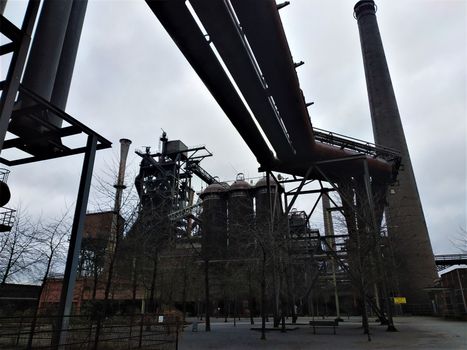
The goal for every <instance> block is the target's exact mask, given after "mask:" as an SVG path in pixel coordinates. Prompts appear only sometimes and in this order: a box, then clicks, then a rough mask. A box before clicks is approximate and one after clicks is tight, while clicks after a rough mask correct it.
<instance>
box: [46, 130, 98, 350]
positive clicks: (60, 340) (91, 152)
mask: <svg viewBox="0 0 467 350" xmlns="http://www.w3.org/2000/svg"><path fill="white" fill-rule="evenodd" d="M96 149H97V136H96V135H89V136H88V140H87V144H86V152H85V154H84V161H83V169H82V172H81V179H80V183H79V189H78V198H77V200H76V207H75V214H74V218H73V226H72V229H71V237H70V246H69V248H68V255H67V260H66V266H65V275H64V277H63V285H62V292H61V295H60V304H59V312H58V316H59V318H58V322H59V323H58V325H57V330H56V332H54V333H53V335H52V336H53V338H52V347H53V348H58V347H59V346H62V345H64V344H65V340H66V333H67V329H68V325H69V318H70V315H71V306H72V302H73V290H74V287H75V282H76V274H77V268H78V259H79V252H80V249H81V240H82V237H83V228H84V219H85V216H86V207H87V204H88V198H89V189H90V188H91V179H92V170H93V167H94V159H95V155H96Z"/></svg>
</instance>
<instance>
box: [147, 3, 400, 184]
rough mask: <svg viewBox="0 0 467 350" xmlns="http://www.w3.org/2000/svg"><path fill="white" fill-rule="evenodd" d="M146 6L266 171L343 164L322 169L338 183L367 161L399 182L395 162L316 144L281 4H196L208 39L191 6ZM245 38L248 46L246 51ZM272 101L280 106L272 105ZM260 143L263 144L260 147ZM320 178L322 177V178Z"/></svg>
mask: <svg viewBox="0 0 467 350" xmlns="http://www.w3.org/2000/svg"><path fill="white" fill-rule="evenodd" d="M146 2H147V3H148V5H149V7H150V8H151V10H152V11H153V12H154V14H155V15H156V16H157V17H158V19H159V20H160V22H161V23H162V25H163V26H164V28H165V29H166V31H167V32H168V33H169V35H170V36H171V37H172V39H173V40H174V41H175V43H176V44H177V46H178V47H179V49H180V50H181V51H182V53H183V54H184V55H185V57H186V58H187V60H188V61H189V62H190V64H191V65H192V67H193V68H194V69H195V71H196V72H197V73H198V75H199V76H200V78H201V79H202V80H203V82H204V84H205V85H206V86H207V88H208V89H209V91H210V92H211V94H212V95H213V96H214V98H215V99H216V101H217V102H218V103H219V105H220V106H221V108H222V109H223V110H224V112H225V113H226V115H227V116H228V118H229V119H230V120H231V122H232V123H233V124H234V125H235V127H236V128H237V130H238V132H239V133H240V135H241V136H242V137H243V139H244V140H245V141H246V142H247V144H248V146H249V147H250V149H251V150H252V152H253V153H254V154H255V155H256V157H257V159H258V162H259V163H260V164H261V166H262V167H263V168H264V169H269V170H276V171H281V172H285V173H288V174H292V175H302V176H303V175H304V174H306V173H307V170H308V169H309V167H310V166H312V165H313V164H315V163H316V162H326V161H330V160H339V162H333V163H331V162H329V163H327V164H324V163H323V164H322V165H321V166H320V167H322V169H325V170H326V172H327V175H328V176H330V177H331V178H332V177H336V176H337V175H342V174H346V175H348V176H352V175H354V174H355V175H357V174H360V173H361V172H362V171H363V166H362V161H363V160H364V159H365V160H366V161H368V165H369V170H370V173H371V175H372V176H373V177H374V178H378V181H380V182H391V181H392V180H393V179H394V164H393V163H391V162H388V161H386V160H383V159H379V158H374V157H369V156H366V155H363V154H359V153H357V152H351V151H348V150H344V149H342V148H340V147H335V146H331V145H329V144H323V143H318V142H316V141H315V139H314V135H313V127H312V124H311V121H310V117H309V115H308V111H307V109H306V105H305V101H304V98H303V95H302V92H301V90H300V85H299V81H298V77H297V74H296V72H295V66H294V63H293V60H292V56H291V54H290V49H289V46H288V43H287V39H286V36H285V32H284V29H283V26H282V22H281V20H280V16H279V13H278V10H277V6H276V3H275V1H274V0H263V1H241V0H231V1H230V2H229V1H225V0H210V1H209V2H206V1H202V0H192V1H190V3H191V4H192V6H193V8H194V10H195V12H196V14H197V16H198V18H199V19H200V20H201V22H202V24H203V26H204V27H205V29H206V30H207V32H208V34H209V39H208V38H206V37H205V36H204V33H203V32H202V31H201V29H200V28H199V26H198V24H197V23H196V21H195V19H194V18H193V16H192V15H191V13H190V11H189V10H188V8H187V6H186V5H185V1H183V0H170V1H168V0H157V1H153V0H146ZM237 19H238V21H239V22H240V23H238V21H237ZM245 38H246V41H247V42H248V45H245ZM208 40H209V41H212V42H213V43H214V45H215V47H216V49H217V50H218V52H219V54H220V56H221V58H222V60H223V61H224V63H225V65H226V66H227V68H228V69H229V72H230V73H231V75H232V77H233V78H234V80H235V82H236V84H237V86H238V88H239V89H240V91H241V93H242V95H243V97H244V98H245V100H246V102H247V103H248V105H249V107H250V109H251V110H252V112H253V113H254V116H255V119H256V120H257V122H258V123H259V125H260V126H261V128H262V129H263V131H264V132H265V134H266V137H267V138H268V140H269V141H270V143H271V145H272V146H273V148H274V149H275V151H276V154H277V158H275V157H272V156H271V152H270V151H269V149H265V148H264V147H265V146H266V147H267V145H266V143H265V141H264V140H263V138H262V135H261V133H260V131H259V130H258V128H257V127H256V125H255V123H254V121H253V119H252V116H251V115H250V113H249V112H248V111H247V110H246V108H245V106H244V104H243V102H242V101H241V98H240V97H239V96H238V94H237V92H236V90H235V88H234V87H233V85H232V83H231V82H230V80H229V78H228V76H227V75H226V73H225V72H224V70H223V68H222V65H221V64H220V62H219V61H218V59H217V57H216V56H215V54H214V52H213V51H212V49H211V47H210V46H209V42H208ZM249 50H251V51H249ZM258 72H259V74H258ZM262 79H264V82H263V81H261V80H262ZM262 84H263V85H265V86H262ZM270 98H272V100H273V101H274V105H268V104H267V101H268V99H270ZM274 106H275V107H277V112H278V114H279V116H280V120H279V121H278V120H277V115H276V113H275V111H274V110H272V107H274ZM281 122H282V123H281ZM282 125H283V126H285V128H282ZM284 129H285V130H284ZM287 141H289V142H290V144H291V147H290V148H289V147H287ZM254 143H256V144H259V145H260V148H259V149H258V148H257V145H254ZM341 160H342V161H341ZM313 176H315V177H320V176H319V174H317V173H314V174H313Z"/></svg>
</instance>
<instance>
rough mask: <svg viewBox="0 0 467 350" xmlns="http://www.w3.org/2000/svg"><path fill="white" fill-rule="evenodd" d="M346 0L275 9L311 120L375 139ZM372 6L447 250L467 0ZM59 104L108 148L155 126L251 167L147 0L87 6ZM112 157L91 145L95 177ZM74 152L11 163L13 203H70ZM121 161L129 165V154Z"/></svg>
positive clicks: (225, 172) (224, 173) (228, 164)
mask: <svg viewBox="0 0 467 350" xmlns="http://www.w3.org/2000/svg"><path fill="white" fill-rule="evenodd" d="M14 3H15V2H10V3H9V5H8V6H9V7H14V6H15V4H14ZM10 4H12V5H10ZM353 4H354V2H351V1H332V2H331V1H317V0H293V1H292V4H291V5H290V6H288V7H286V8H284V9H282V10H281V15H282V19H283V22H284V27H285V30H286V33H287V35H288V39H289V42H290V46H291V50H292V54H293V57H294V59H295V60H296V61H300V60H303V61H305V62H306V64H305V65H304V66H302V67H300V68H299V78H300V82H301V86H302V89H303V90H304V93H305V95H306V97H307V100H308V101H314V102H315V105H314V106H312V107H311V108H310V113H311V117H312V122H313V125H314V126H316V127H320V128H324V129H329V130H333V131H336V132H340V133H343V134H346V135H349V136H353V137H357V138H361V139H366V140H369V141H371V140H372V130H371V123H370V116H369V108H368V101H367V96H366V86H365V80H364V72H363V64H362V59H361V53H360V44H359V38H358V30H357V24H356V22H355V20H354V19H353V18H352V8H353ZM378 6H379V11H378V14H377V15H378V21H379V24H380V30H381V34H382V37H383V42H384V45H385V49H386V55H387V58H388V62H389V67H390V70H391V75H392V78H393V84H394V88H395V91H396V96H397V98H398V103H399V108H400V111H401V117H402V120H403V124H404V128H405V133H406V138H407V142H408V145H409V149H410V153H411V158H412V162H413V166H414V169H415V174H416V177H417V181H418V187H419V191H420V194H421V198H422V202H423V205H424V211H425V216H426V221H427V224H428V227H429V231H430V236H431V239H432V243H433V248H434V250H435V252H436V253H443V252H453V251H455V247H454V246H453V245H452V244H451V243H450V238H452V237H454V236H455V235H456V234H457V232H458V231H459V228H460V227H464V228H465V227H466V188H465V187H466V186H465V182H466V165H465V164H466V144H465V136H466V105H465V100H466V65H465V62H467V57H466V42H467V41H466V30H465V28H466V27H465V24H466V15H465V13H466V12H465V10H466V2H465V1H429V0H391V1H389V0H380V1H378ZM7 11H10V13H12V12H15V10H14V9H8V7H7ZM7 14H8V12H7ZM2 67H3V65H2ZM67 111H68V112H69V113H70V114H71V115H73V116H75V117H76V118H77V119H79V120H80V121H82V122H83V123H85V124H87V125H89V126H90V127H91V128H93V129H94V130H96V131H97V132H99V133H101V134H102V135H104V136H105V137H108V138H109V139H110V140H111V141H112V142H113V143H114V145H117V144H118V139H120V138H121V137H126V138H130V139H131V140H133V145H132V150H133V149H134V148H137V147H141V146H146V145H150V146H153V147H154V148H157V144H158V142H157V140H158V137H159V135H160V129H161V128H163V129H164V130H166V131H167V132H168V134H169V137H171V138H176V139H182V140H183V141H184V142H185V143H186V144H188V145H197V144H206V145H207V147H208V148H209V149H210V150H212V151H213V153H214V155H215V156H214V157H212V158H211V159H208V160H206V161H205V162H204V167H205V168H206V169H208V170H209V171H210V172H211V173H212V174H215V175H219V176H220V177H221V178H223V179H233V178H234V177H235V173H236V172H237V171H239V172H240V171H241V172H245V173H246V174H247V175H248V176H251V177H254V176H257V175H258V174H257V167H258V164H257V163H256V160H255V159H254V157H253V156H252V154H251V152H250V151H249V150H248V148H247V147H246V145H245V144H244V142H243V141H242V139H241V138H240V137H239V135H238V134H237V133H236V131H235V129H234V128H233V127H232V125H231V124H230V122H229V121H228V119H227V118H226V117H225V116H224V115H223V113H222V111H221V109H220V108H219V107H218V106H217V104H216V103H215V101H214V100H213V98H212V97H211V96H210V95H209V93H208V92H207V90H206V88H205V87H204V86H203V84H202V83H201V82H200V80H199V78H198V77H197V76H196V74H195V73H194V72H193V70H192V69H191V67H190V66H189V64H188V63H187V62H186V60H185V59H184V57H183V56H182V54H181V53H180V52H179V51H178V49H177V48H176V46H175V44H174V43H173V42H172V41H171V40H170V38H169V37H168V35H167V33H166V32H165V31H164V30H163V28H162V26H161V25H160V24H159V23H158V21H157V19H156V18H155V16H154V15H153V14H152V12H151V11H150V10H149V8H148V7H147V5H146V4H145V3H144V1H90V2H89V7H88V14H87V18H86V21H85V27H84V30H83V35H82V40H81V45H80V50H79V56H78V59H77V62H76V70H75V75H74V80H73V85H72V89H71V93H70V97H69V103H68V107H67ZM117 154H118V150H117V149H114V150H106V151H100V152H98V156H97V158H96V173H99V172H100V171H102V170H103V169H104V168H105V167H106V165H105V164H106V162H107V163H108V162H109V161H108V160H109V159H113V158H116V157H117ZM81 159H82V157H81V156H76V157H71V158H69V159H61V160H54V161H48V162H45V163H41V164H34V165H25V166H21V167H17V168H13V169H12V174H11V177H10V183H11V187H12V191H13V193H14V201H13V202H14V203H17V202H18V201H19V200H20V198H21V200H22V201H23V202H24V201H26V202H27V203H28V207H29V210H30V211H31V212H36V213H37V212H40V211H44V213H45V214H48V213H50V216H54V215H55V212H57V211H59V210H60V209H61V208H62V207H63V205H64V203H65V202H66V203H70V202H73V201H74V200H75V197H76V191H77V186H78V185H77V184H78V178H79V172H80V169H81ZM129 161H130V163H131V166H132V167H133V168H136V167H137V164H138V157H137V156H135V155H134V154H132V152H131V154H130V159H129ZM310 202H311V200H301V201H300V202H299V203H297V204H300V206H308V207H310V206H311V204H310Z"/></svg>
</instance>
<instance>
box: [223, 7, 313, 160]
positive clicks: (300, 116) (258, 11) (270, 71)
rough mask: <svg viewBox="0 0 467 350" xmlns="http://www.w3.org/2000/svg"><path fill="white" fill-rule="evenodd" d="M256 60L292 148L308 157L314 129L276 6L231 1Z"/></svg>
mask: <svg viewBox="0 0 467 350" xmlns="http://www.w3.org/2000/svg"><path fill="white" fill-rule="evenodd" d="M231 3H232V5H233V7H234V9H235V12H236V14H237V16H238V19H239V21H240V24H241V26H242V28H243V30H244V32H245V34H246V36H247V38H248V41H249V42H250V45H251V47H252V49H253V52H254V54H255V57H256V59H257V61H258V64H259V66H260V67H261V70H262V72H263V74H264V76H265V77H266V81H267V84H268V90H269V91H270V93H271V95H272V96H273V97H274V100H275V101H276V104H277V107H278V108H279V111H280V113H281V116H282V119H283V120H284V124H285V126H286V128H287V131H288V133H289V135H290V138H291V140H292V143H293V146H294V148H295V149H296V151H297V154H298V155H299V156H300V155H301V156H307V154H308V152H309V150H310V148H312V147H313V146H314V137H313V129H312V125H311V122H310V118H309V115H308V111H307V109H306V106H305V102H304V99H303V95H302V92H301V90H300V85H299V82H298V77H297V74H296V72H295V67H294V63H293V60H292V56H291V54H290V49H289V46H288V44H287V38H286V36H285V33H284V30H283V27H282V23H281V20H280V16H279V13H278V10H277V5H276V2H275V1H273V0H270V1H242V0H232V1H231Z"/></svg>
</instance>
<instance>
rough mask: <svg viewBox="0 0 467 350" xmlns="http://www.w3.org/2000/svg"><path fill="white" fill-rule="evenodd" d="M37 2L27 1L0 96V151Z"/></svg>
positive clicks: (21, 72)
mask: <svg viewBox="0 0 467 350" xmlns="http://www.w3.org/2000/svg"><path fill="white" fill-rule="evenodd" d="M39 4H40V1H39V0H30V1H29V3H28V7H27V8H26V13H25V15H24V20H23V24H22V26H21V37H20V39H19V42H18V43H17V45H18V47H17V49H16V50H15V51H14V53H13V57H12V58H11V63H10V68H9V69H8V74H7V77H6V80H5V84H4V86H3V91H2V97H1V98H0V153H1V150H2V148H3V142H4V140H5V136H6V132H7V130H8V124H9V122H10V116H11V113H12V112H13V106H14V103H15V98H16V94H17V93H18V89H19V84H20V81H21V76H22V74H23V70H24V65H25V63H26V57H27V54H28V50H29V44H30V43H31V35H32V31H33V28H34V23H35V22H36V17H37V12H38V10H39Z"/></svg>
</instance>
